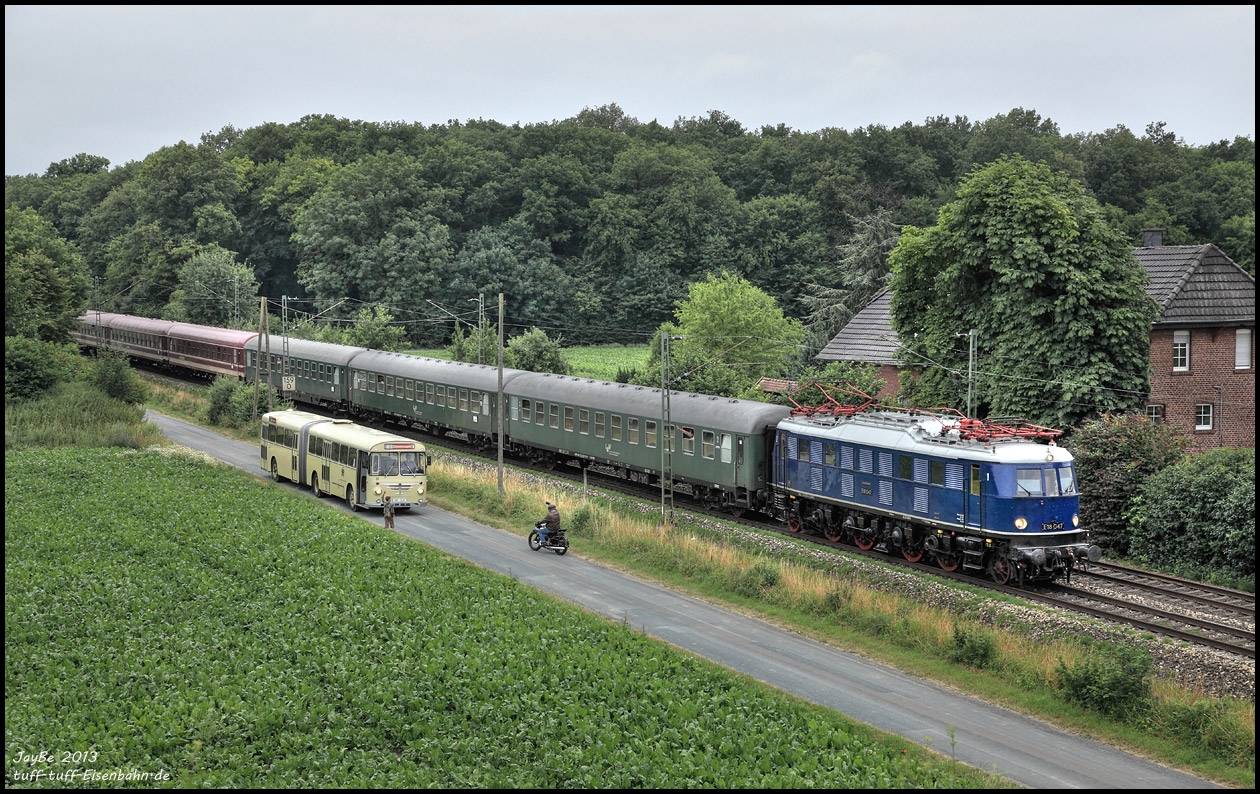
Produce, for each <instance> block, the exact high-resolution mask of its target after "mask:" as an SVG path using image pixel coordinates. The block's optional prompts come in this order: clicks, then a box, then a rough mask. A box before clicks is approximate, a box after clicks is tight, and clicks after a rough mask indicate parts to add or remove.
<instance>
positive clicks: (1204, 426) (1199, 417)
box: [1194, 403, 1216, 430]
mask: <svg viewBox="0 0 1260 794" xmlns="http://www.w3.org/2000/svg"><path fill="white" fill-rule="evenodd" d="M1213 408H1215V406H1214V405H1213V404H1212V403H1198V404H1196V405H1195V406H1194V429H1195V430H1211V429H1212V426H1213V424H1212V423H1213V422H1214V421H1215V418H1216V417H1214V416H1213V415H1212V414H1213V413H1214V411H1213V410H1212V409H1213ZM1204 418H1206V419H1207V422H1206V423H1204V422H1203V419H1204Z"/></svg>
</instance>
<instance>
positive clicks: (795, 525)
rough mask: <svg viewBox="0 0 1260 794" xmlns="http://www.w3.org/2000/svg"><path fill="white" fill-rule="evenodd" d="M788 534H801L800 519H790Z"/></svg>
mask: <svg viewBox="0 0 1260 794" xmlns="http://www.w3.org/2000/svg"><path fill="white" fill-rule="evenodd" d="M787 528H788V532H800V531H801V520H800V519H799V518H795V517H793V518H789V519H788V521H787Z"/></svg>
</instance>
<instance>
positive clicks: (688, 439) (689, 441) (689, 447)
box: [682, 427, 696, 455]
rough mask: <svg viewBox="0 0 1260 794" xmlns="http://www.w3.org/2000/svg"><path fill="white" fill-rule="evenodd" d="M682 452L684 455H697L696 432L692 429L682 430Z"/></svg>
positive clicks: (685, 428)
mask: <svg viewBox="0 0 1260 794" xmlns="http://www.w3.org/2000/svg"><path fill="white" fill-rule="evenodd" d="M682 451H683V454H684V455H694V454H696V431H695V430H694V429H692V428H690V427H684V428H683V429H682Z"/></svg>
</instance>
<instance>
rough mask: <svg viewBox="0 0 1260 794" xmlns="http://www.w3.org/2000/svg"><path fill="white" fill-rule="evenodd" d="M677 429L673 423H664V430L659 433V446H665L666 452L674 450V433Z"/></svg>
mask: <svg viewBox="0 0 1260 794" xmlns="http://www.w3.org/2000/svg"><path fill="white" fill-rule="evenodd" d="M677 430H678V428H677V427H676V426H674V425H666V427H665V432H663V433H661V446H663V447H665V451H666V452H673V451H674V433H675V432H677Z"/></svg>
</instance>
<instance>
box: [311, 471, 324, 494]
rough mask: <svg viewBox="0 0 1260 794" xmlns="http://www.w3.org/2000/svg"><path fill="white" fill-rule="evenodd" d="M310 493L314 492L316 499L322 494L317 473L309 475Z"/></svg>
mask: <svg viewBox="0 0 1260 794" xmlns="http://www.w3.org/2000/svg"><path fill="white" fill-rule="evenodd" d="M311 493H313V494H315V498H316V499H318V498H319V497H321V496H323V495H324V494H323V493H322V492H320V490H319V475H318V474H312V475H311Z"/></svg>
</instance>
